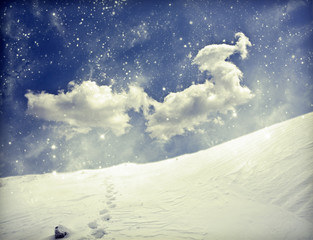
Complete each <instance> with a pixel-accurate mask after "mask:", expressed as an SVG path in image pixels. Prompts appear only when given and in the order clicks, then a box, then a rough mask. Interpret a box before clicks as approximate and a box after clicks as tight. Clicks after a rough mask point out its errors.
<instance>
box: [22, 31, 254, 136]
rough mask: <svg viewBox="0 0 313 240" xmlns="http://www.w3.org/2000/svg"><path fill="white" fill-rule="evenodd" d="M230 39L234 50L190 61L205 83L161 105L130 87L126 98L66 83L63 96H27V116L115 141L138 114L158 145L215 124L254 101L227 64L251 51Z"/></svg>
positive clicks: (210, 50) (213, 48) (206, 52)
mask: <svg viewBox="0 0 313 240" xmlns="http://www.w3.org/2000/svg"><path fill="white" fill-rule="evenodd" d="M235 36H236V37H237V38H238V40H237V43H236V44H235V45H227V44H220V45H217V44H213V45H208V46H206V47H204V48H203V49H201V50H200V51H199V52H198V54H197V56H196V57H195V58H194V59H193V64H196V65H197V66H198V67H199V70H200V71H201V72H205V74H207V75H208V76H210V77H211V79H210V80H207V81H205V83H203V84H197V85H192V86H190V87H189V88H187V89H185V90H184V91H181V92H176V93H170V94H169V95H167V96H166V97H165V99H164V101H163V102H157V101H155V100H153V99H152V98H150V97H149V96H148V95H147V94H146V93H145V92H144V90H143V89H142V88H140V87H138V86H130V87H129V90H128V92H125V91H123V92H120V93H115V92H113V91H112V87H111V86H98V85H97V84H96V83H95V82H92V81H85V82H83V83H82V84H80V85H77V84H74V83H72V82H71V83H70V84H69V91H68V92H66V93H65V92H59V93H58V94H57V95H53V94H49V93H45V92H42V93H39V94H35V93H33V92H28V93H27V94H26V95H25V96H26V97H27V99H28V113H29V114H32V115H35V116H38V117H39V118H42V119H45V120H49V121H57V122H64V123H67V124H69V125H71V126H72V127H74V128H76V131H78V132H81V133H84V132H88V131H89V130H90V129H91V128H93V127H100V128H105V129H110V130H112V132H113V133H114V134H116V135H118V136H119V135H122V134H124V133H126V132H127V129H129V128H130V127H131V126H130V124H129V120H130V117H129V115H128V111H129V110H130V109H134V110H135V111H137V112H139V111H140V110H142V112H143V115H144V117H145V118H146V120H147V123H146V125H147V129H146V131H147V132H148V133H149V134H150V136H151V137H152V138H156V139H158V140H162V141H167V140H169V139H170V138H171V137H173V136H176V135H182V134H184V133H185V132H186V131H194V130H195V128H196V127H197V126H199V125H200V124H202V123H204V122H208V121H213V122H215V123H217V124H218V123H220V122H221V119H220V118H217V117H216V113H224V114H226V113H227V112H228V111H234V112H235V110H236V107H237V106H238V105H241V104H245V103H247V102H248V101H249V100H250V99H251V98H252V97H253V94H252V93H251V91H250V89H248V88H247V87H244V86H241V85H240V79H241V78H242V75H243V74H242V72H241V71H240V69H239V68H238V67H237V66H236V65H235V64H233V63H231V62H229V61H227V59H228V58H229V57H230V56H231V55H233V54H235V53H239V54H240V56H241V58H242V59H244V58H246V57H247V54H248V52H247V46H251V43H250V41H249V39H248V38H247V37H246V36H245V35H244V34H243V33H237V34H236V35H235ZM151 109H153V111H152V112H151Z"/></svg>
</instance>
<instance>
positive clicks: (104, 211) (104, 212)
mask: <svg viewBox="0 0 313 240" xmlns="http://www.w3.org/2000/svg"><path fill="white" fill-rule="evenodd" d="M108 212H109V211H108V210H107V209H102V210H101V211H100V212H99V214H100V215H103V214H106V213H108Z"/></svg>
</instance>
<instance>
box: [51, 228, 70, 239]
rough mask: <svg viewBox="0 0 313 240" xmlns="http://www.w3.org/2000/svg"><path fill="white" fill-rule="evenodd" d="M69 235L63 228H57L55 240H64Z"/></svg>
mask: <svg viewBox="0 0 313 240" xmlns="http://www.w3.org/2000/svg"><path fill="white" fill-rule="evenodd" d="M66 235H67V232H66V231H65V229H64V227H63V226H56V227H55V229H54V237H55V239H60V238H64V237H65V236H66Z"/></svg>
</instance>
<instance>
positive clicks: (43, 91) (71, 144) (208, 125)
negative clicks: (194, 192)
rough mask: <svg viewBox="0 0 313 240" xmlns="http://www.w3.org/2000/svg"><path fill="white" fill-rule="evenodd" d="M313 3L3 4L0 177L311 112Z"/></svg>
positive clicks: (141, 152) (131, 155)
mask: <svg viewBox="0 0 313 240" xmlns="http://www.w3.org/2000/svg"><path fill="white" fill-rule="evenodd" d="M312 15H313V8H312V1H305V0H303V1H301V0H299V1H240V0H238V1H200V0H199V1H196V0H195V1H127V0H125V1H124V0H122V1H81V2H79V3H78V2H76V3H75V1H6V2H4V3H2V5H1V15H0V16H1V39H2V41H1V49H2V53H3V54H2V58H1V97H2V98H1V112H0V113H1V146H0V149H1V152H0V157H1V164H0V174H1V176H10V175H23V174H32V173H45V172H51V171H75V170H78V169H83V168H103V167H107V166H111V165H116V164H119V163H123V162H137V163H144V162H151V161H158V160H162V159H166V158H169V157H175V156H178V155H181V154H185V153H190V152H195V151H198V150H201V149H206V148H208V147H211V146H214V145H216V144H219V143H222V142H225V141H227V140H230V139H233V138H235V137H238V136H242V135H245V134H247V133H249V132H252V131H255V130H257V129H260V128H264V127H266V126H270V125H272V124H274V123H277V122H281V121H284V120H287V119H290V118H292V117H295V116H298V115H301V114H304V113H308V112H311V111H312V107H313V99H312V96H313V95H312V91H313V81H312V75H313V73H312V57H313V55H312V53H313V51H312V50H313V48H312V44H311V43H312V42H313V41H312V40H313V39H312V30H313V17H312Z"/></svg>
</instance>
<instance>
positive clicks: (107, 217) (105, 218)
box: [101, 214, 111, 221]
mask: <svg viewBox="0 0 313 240" xmlns="http://www.w3.org/2000/svg"><path fill="white" fill-rule="evenodd" d="M101 219H102V221H110V219H111V216H110V214H105V215H103V217H102V218H101Z"/></svg>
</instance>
